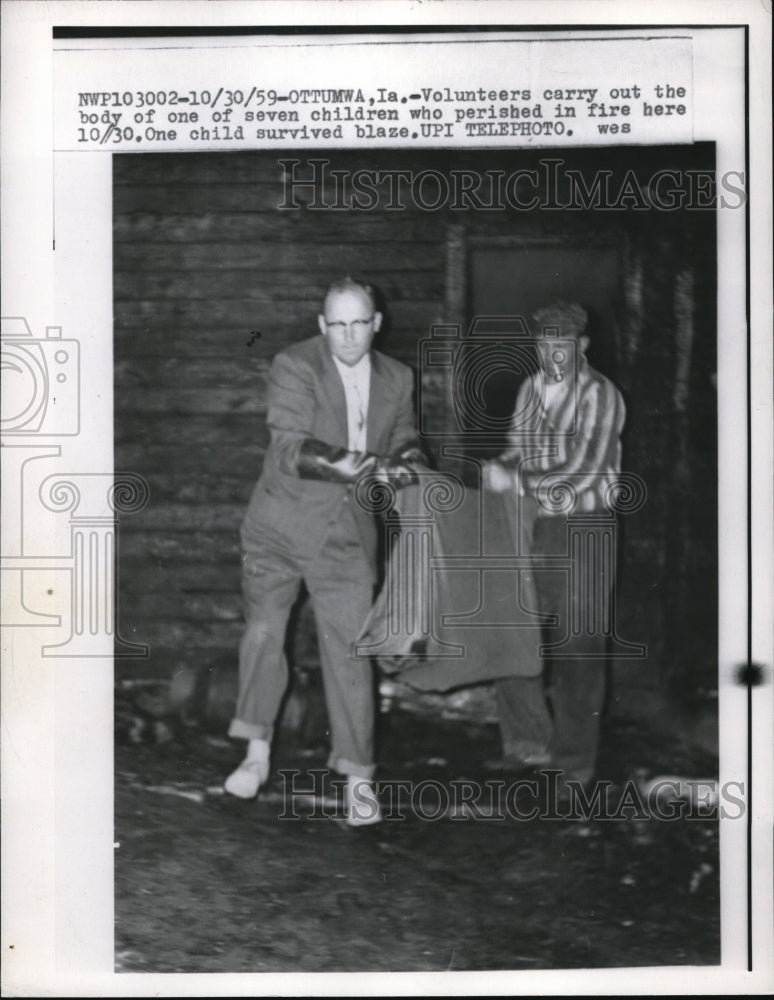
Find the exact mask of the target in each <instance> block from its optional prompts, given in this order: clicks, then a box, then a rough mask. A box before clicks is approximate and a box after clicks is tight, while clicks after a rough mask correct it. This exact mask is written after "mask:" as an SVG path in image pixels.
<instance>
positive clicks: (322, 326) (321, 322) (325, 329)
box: [317, 313, 328, 337]
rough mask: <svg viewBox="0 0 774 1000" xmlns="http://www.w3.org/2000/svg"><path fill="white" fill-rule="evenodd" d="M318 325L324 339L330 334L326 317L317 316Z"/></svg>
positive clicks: (319, 314) (320, 314)
mask: <svg viewBox="0 0 774 1000" xmlns="http://www.w3.org/2000/svg"><path fill="white" fill-rule="evenodd" d="M317 325H318V326H319V327H320V333H321V334H322V335H323V337H324V336H325V335H326V334H327V332H328V327H327V326H326V325H325V317H324V316H323V314H322V313H318V315H317Z"/></svg>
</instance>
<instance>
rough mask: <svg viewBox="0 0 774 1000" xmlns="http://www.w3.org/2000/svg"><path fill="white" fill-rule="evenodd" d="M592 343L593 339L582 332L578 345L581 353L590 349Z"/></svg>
mask: <svg viewBox="0 0 774 1000" xmlns="http://www.w3.org/2000/svg"><path fill="white" fill-rule="evenodd" d="M590 343H591V341H590V340H589V338H588V337H587V336H586V334H585V333H582V334H581V335H580V337H578V346H579V347H580V352H581V354H585V353H586V351H587V350H588V349H589V344H590Z"/></svg>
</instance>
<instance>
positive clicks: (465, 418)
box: [417, 316, 580, 444]
mask: <svg viewBox="0 0 774 1000" xmlns="http://www.w3.org/2000/svg"><path fill="white" fill-rule="evenodd" d="M542 334H543V335H542V336H539V337H535V336H533V335H532V334H531V333H530V332H529V329H528V326H527V323H526V321H525V319H524V318H523V317H521V316H477V317H475V318H474V319H473V321H472V322H471V324H470V326H469V328H468V330H467V332H466V333H465V334H464V335H463V333H462V330H461V328H460V327H459V326H447V325H436V326H433V327H432V328H431V331H430V336H429V337H425V338H423V339H422V340H421V341H420V342H419V357H418V365H419V372H420V379H419V397H418V406H417V410H418V418H419V429H420V432H421V434H422V435H423V436H424V437H426V438H449V439H456V440H459V438H460V437H463V438H464V439H465V440H467V441H469V442H474V441H475V442H477V443H479V444H486V443H488V442H489V441H490V440H492V441H496V440H498V435H501V434H503V433H504V432H510V433H518V434H519V435H523V436H524V438H525V439H528V438H529V437H530V436H531V435H533V434H535V433H536V432H537V431H538V430H539V428H540V421H541V413H542V410H543V405H544V402H545V400H546V395H547V393H548V392H550V391H551V386H552V385H555V384H558V383H560V382H566V385H567V386H568V387H570V392H571V393H574V392H575V389H574V387H575V383H576V380H575V377H574V376H575V374H576V372H577V370H578V365H579V361H580V359H579V351H578V344H577V342H576V341H575V340H574V339H572V338H566V337H561V336H559V334H558V331H557V330H555V329H550V328H546V329H544V330H543V331H542ZM509 380H510V381H511V382H512V384H513V385H514V386H515V385H522V384H523V386H524V389H525V391H524V392H522V393H521V394H520V396H519V405H518V407H517V408H516V409H509V410H508V411H507V412H506V413H498V412H496V410H493V407H492V406H491V399H492V395H493V392H492V387H493V386H495V385H496V384H497V383H499V384H500V385H502V384H503V382H504V381H506V382H507V381H509ZM439 386H442V387H443V391H444V394H445V396H446V400H447V405H448V414H449V417H450V419H449V420H448V422H447V423H446V425H445V426H444V427H443V428H439V427H438V422H437V419H435V409H436V408H437V395H438V388H439ZM575 425H576V421H575V420H574V419H572V420H570V421H569V423H568V425H567V426H566V427H565V428H564V429H562V430H561V431H558V432H557V433H558V434H559V435H565V436H566V435H573V434H574V433H575Z"/></svg>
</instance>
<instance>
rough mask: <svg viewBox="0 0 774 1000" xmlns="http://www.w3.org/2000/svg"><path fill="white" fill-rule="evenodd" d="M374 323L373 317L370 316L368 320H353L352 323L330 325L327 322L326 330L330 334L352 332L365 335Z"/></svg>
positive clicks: (335, 322)
mask: <svg viewBox="0 0 774 1000" xmlns="http://www.w3.org/2000/svg"><path fill="white" fill-rule="evenodd" d="M373 321H374V317H373V316H370V317H369V318H368V319H353V320H352V322H351V323H341V322H339V321H334V322H333V323H328V322H327V321H326V323H325V329H326V330H327V331H328V333H344V331H345V330H352V332H353V333H365V331H366V330H367V329H368V327H369V326H370V325H371V324H372V323H373Z"/></svg>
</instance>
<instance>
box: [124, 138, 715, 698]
mask: <svg viewBox="0 0 774 1000" xmlns="http://www.w3.org/2000/svg"><path fill="white" fill-rule="evenodd" d="M309 155H311V154H295V156H296V158H298V159H301V160H302V161H306V160H307V159H308V158H309ZM314 155H316V156H318V157H319V156H322V157H325V156H326V155H327V157H328V159H329V160H330V161H331V167H334V168H336V169H344V170H353V169H357V168H358V167H369V168H371V169H378V168H381V169H391V168H400V169H404V170H414V171H418V170H421V169H427V168H433V169H436V170H439V171H447V170H448V169H450V168H454V169H460V168H463V167H465V168H476V169H479V170H487V169H495V168H496V169H501V170H505V171H506V172H509V171H512V170H515V169H520V168H523V167H525V166H530V165H534V164H535V162H536V160H537V159H538V157H539V154H537V153H525V152H519V153H509V154H505V153H500V152H497V153H494V152H492V151H482V152H481V153H468V154H461V153H457V152H455V153H443V154H438V153H429V152H422V151H419V152H397V151H372V152H371V153H370V154H367V155H366V154H363V153H359V154H356V153H354V152H349V151H335V152H331V153H329V154H314ZM289 156H290V154H278V153H223V154H217V153H208V154H179V155H166V154H160V155H138V156H116V157H114V233H115V242H114V299H115V464H116V469H117V470H125V471H133V472H137V473H140V474H141V475H143V476H144V477H145V478H146V479H147V481H148V483H149V486H150V496H151V499H150V503H149V504H148V506H147V508H146V509H145V510H144V511H142V512H141V513H139V514H136V515H134V516H132V517H131V518H129V517H127V518H125V519H123V520H122V522H121V525H120V553H119V572H118V586H119V616H120V622H119V624H120V632H121V634H122V635H123V636H124V638H127V639H132V640H134V641H142V642H146V643H148V644H149V645H150V650H151V656H150V659H149V660H148V661H144V662H131V661H126V662H125V663H123V664H121V665H120V670H121V671H123V672H126V671H137V670H146V671H147V670H150V671H152V672H154V673H157V674H159V675H163V676H169V675H170V674H171V673H172V672H174V671H175V670H176V669H177V668H178V667H179V666H181V665H185V666H188V667H192V668H195V669H206V668H207V667H208V666H210V665H211V664H212V663H213V662H216V661H218V662H228V663H233V665H234V666H235V664H236V649H237V645H238V642H239V637H240V633H241V607H240V599H239V556H238V527H239V523H240V520H241V517H242V514H243V511H244V507H245V504H246V502H247V499H248V497H249V493H250V490H251V488H252V486H253V484H254V482H255V480H256V478H257V476H258V475H259V473H260V469H261V462H262V457H263V454H264V450H265V448H266V445H267V432H266V426H265V403H266V392H265V387H266V374H267V371H268V366H269V363H270V361H271V358H272V356H273V355H274V354H275V353H276V351H277V350H279V349H280V348H281V347H283V346H284V345H286V344H288V343H290V342H292V341H295V340H300V339H303V338H305V337H307V336H311V335H313V334H314V333H315V332H316V314H317V312H318V308H319V303H320V300H321V297H322V295H323V293H324V291H325V288H326V287H327V285H328V283H329V282H330V281H331V280H332V279H334V278H336V277H339V276H340V275H342V274H345V273H353V274H362V275H364V276H365V277H367V278H368V279H369V280H371V281H372V282H373V283H374V284H376V285H377V286H378V288H379V289H380V291H381V293H382V294H383V295H384V298H385V301H386V303H387V315H388V323H387V329H386V331H385V336H384V337H382V338H381V342H380V345H379V346H381V347H382V349H383V350H385V351H387V352H388V353H391V354H393V355H394V356H396V357H399V358H401V359H402V360H405V361H407V362H408V363H409V364H412V365H414V366H416V359H417V343H418V341H419V339H420V338H422V337H425V336H427V335H428V333H429V330H430V326H431V324H433V323H438V322H444V321H446V320H449V319H450V318H454V317H450V316H449V311H450V306H449V303H450V301H455V295H456V301H458V302H459V290H458V289H457V290H455V289H450V288H449V287H448V274H449V273H452V272H450V271H449V270H448V265H449V258H448V252H447V242H448V239H449V234H450V232H453V231H456V232H459V231H460V227H461V228H462V231H463V232H464V233H465V234H467V235H469V236H470V237H476V238H481V237H485V236H492V237H503V236H510V237H513V236H517V237H523V238H524V239H525V240H528V239H531V238H537V237H540V238H544V237H554V238H556V239H557V240H560V241H561V240H563V239H567V240H572V241H574V243H575V244H577V243H578V241H579V240H580V241H585V240H588V241H589V244H590V245H591V243H593V240H594V239H595V238H608V237H610V236H611V235H614V236H616V238H618V237H620V238H621V240H622V244H621V245H622V246H625V248H626V249H625V260H623V261H622V262H621V273H622V282H621V289H620V294H619V296H618V299H617V301H616V302H615V303H613V306H612V310H613V315H614V317H615V318H614V321H613V322H612V326H611V328H608V329H606V330H605V331H602V336H601V337H600V338H599V342H600V343H601V344H602V345H603V346H602V350H601V352H599V354H598V356H596V357H595V358H594V361H595V363H596V364H597V366H598V367H599V368H600V369H601V370H602V371H605V372H606V373H607V374H609V375H611V376H612V377H614V378H615V380H616V382H617V383H618V384H619V385H620V387H621V388H622V391H623V392H624V394H625V397H626V400H627V405H628V409H629V422H628V427H627V432H626V440H625V448H626V450H625V467H626V468H627V469H629V470H630V471H633V472H636V473H638V474H639V475H640V476H642V478H643V479H644V480H645V481H646V483H647V485H648V492H649V496H648V502H647V504H646V505H645V507H644V508H643V509H642V510H641V511H640V512H639V513H638V514H637V515H635V516H634V517H632V518H631V519H630V520H629V522H628V523H627V524H626V525H625V526H624V539H625V542H624V544H625V551H624V560H623V575H622V596H621V599H620V602H619V603H620V608H621V623H622V624H621V629H622V634H623V637H624V638H628V639H631V640H633V641H645V642H647V643H648V646H649V662H648V664H647V665H646V667H647V671H649V676H650V677H651V678H652V679H653V680H654V683H661V682H662V681H663V680H664V679H665V678H671V679H675V678H676V679H677V680H678V682H679V683H681V684H682V683H683V682H684V686H685V687H692V686H695V685H696V684H697V683H700V684H703V685H704V686H709V687H711V686H714V678H715V670H716V645H715V636H716V633H715V624H716V623H715V618H716V607H715V603H714V601H715V596H714V595H715V582H716V565H717V564H716V555H715V547H716V524H715V513H716V501H715V488H716V483H715V473H716V459H715V440H716V434H715V420H716V416H715V414H716V409H715V407H716V402H715V397H714V389H713V387H712V384H711V374H712V372H713V371H714V366H715V291H714V287H715V248H714V214H713V213H712V212H711V211H704V212H689V211H675V212H663V211H661V212H659V211H656V210H650V211H641V210H639V211H637V210H634V209H631V210H626V209H624V210H619V211H610V212H604V211H588V212H584V211H574V212H567V211H556V210H553V211H530V212H526V211H521V212H519V211H514V210H513V209H502V210H497V211H491V212H482V211H472V210H467V211H455V210H452V209H450V208H444V209H442V210H440V211H427V210H423V209H422V208H419V207H417V206H416V205H413V204H408V205H407V207H406V209H405V210H403V211H392V210H389V209H386V208H385V207H384V206H380V207H379V208H377V209H376V210H374V211H369V212H358V211H353V210H344V211H342V210H333V209H327V210H325V209H324V210H309V209H308V208H305V207H304V208H300V209H298V210H282V209H280V208H279V207H278V206H279V205H280V204H281V203H282V202H283V198H284V190H283V183H282V178H283V168H282V166H281V165H280V164H279V162H278V161H279V160H280V159H286V158H289ZM566 158H567V160H568V161H569V162H572V163H573V164H574V165H575V166H577V167H579V168H580V169H584V170H586V171H588V172H589V176H591V174H590V172H591V171H593V170H597V169H611V170H613V171H617V172H618V175H619V176H622V174H623V172H624V171H625V170H628V169H629V168H635V169H636V170H637V171H638V173H639V175H640V176H641V177H642V179H643V183H645V181H646V180H647V176H648V173H649V172H652V171H653V170H655V169H665V168H672V169H678V170H685V169H689V168H696V167H697V166H698V167H703V168H708V167H709V168H711V167H712V165H713V160H712V148H711V147H707V146H699V147H692V148H682V147H681V148H675V149H671V150H668V149H660V150H652V151H649V152H645V151H643V150H634V151H629V150H614V151H603V150H596V151H593V150H586V151H579V152H576V153H573V154H568V155H567V157H566ZM299 169H300V170H301V171H302V172H303V170H304V167H303V166H302V167H301V168H299ZM296 197H297V200H298V201H299V202H304V201H309V200H311V199H312V197H313V195H312V193H311V192H310V191H306V192H303V191H298V192H297V194H296ZM325 197H326V198H327V199H328V201H329V202H332V201H333V200H334V198H335V192H334V191H333V188H332V186H330V187H328V188H326V195H325ZM407 200H408V201H409V202H410V199H407ZM451 227H455V229H454V230H453V229H452V228H451ZM431 388H432V386H430V385H428V389H431ZM432 405H434V406H435V407H436V409H437V411H438V412H437V414H436V416H437V419H438V421H439V423H443V421H444V420H445V419H446V414H445V413H444V412H443V408H444V400H443V397H442V395H440V394H439V395H437V397H436V398H435V400H434V401H433V403H432ZM307 631H308V626H307ZM301 640H302V642H303V643H305V645H306V648H308V647H309V641H310V640H309V636H308V635H306V636H302V637H301ZM119 662H120V661H119ZM640 666H641V667H642V666H643V665H640ZM640 675H642V670H640ZM627 676H628V674H627V671H626V670H624V671H623V672H622V675H621V677H622V682H623V683H624V684H626V683H627V681H626V677H627ZM632 676H633V675H632Z"/></svg>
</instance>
